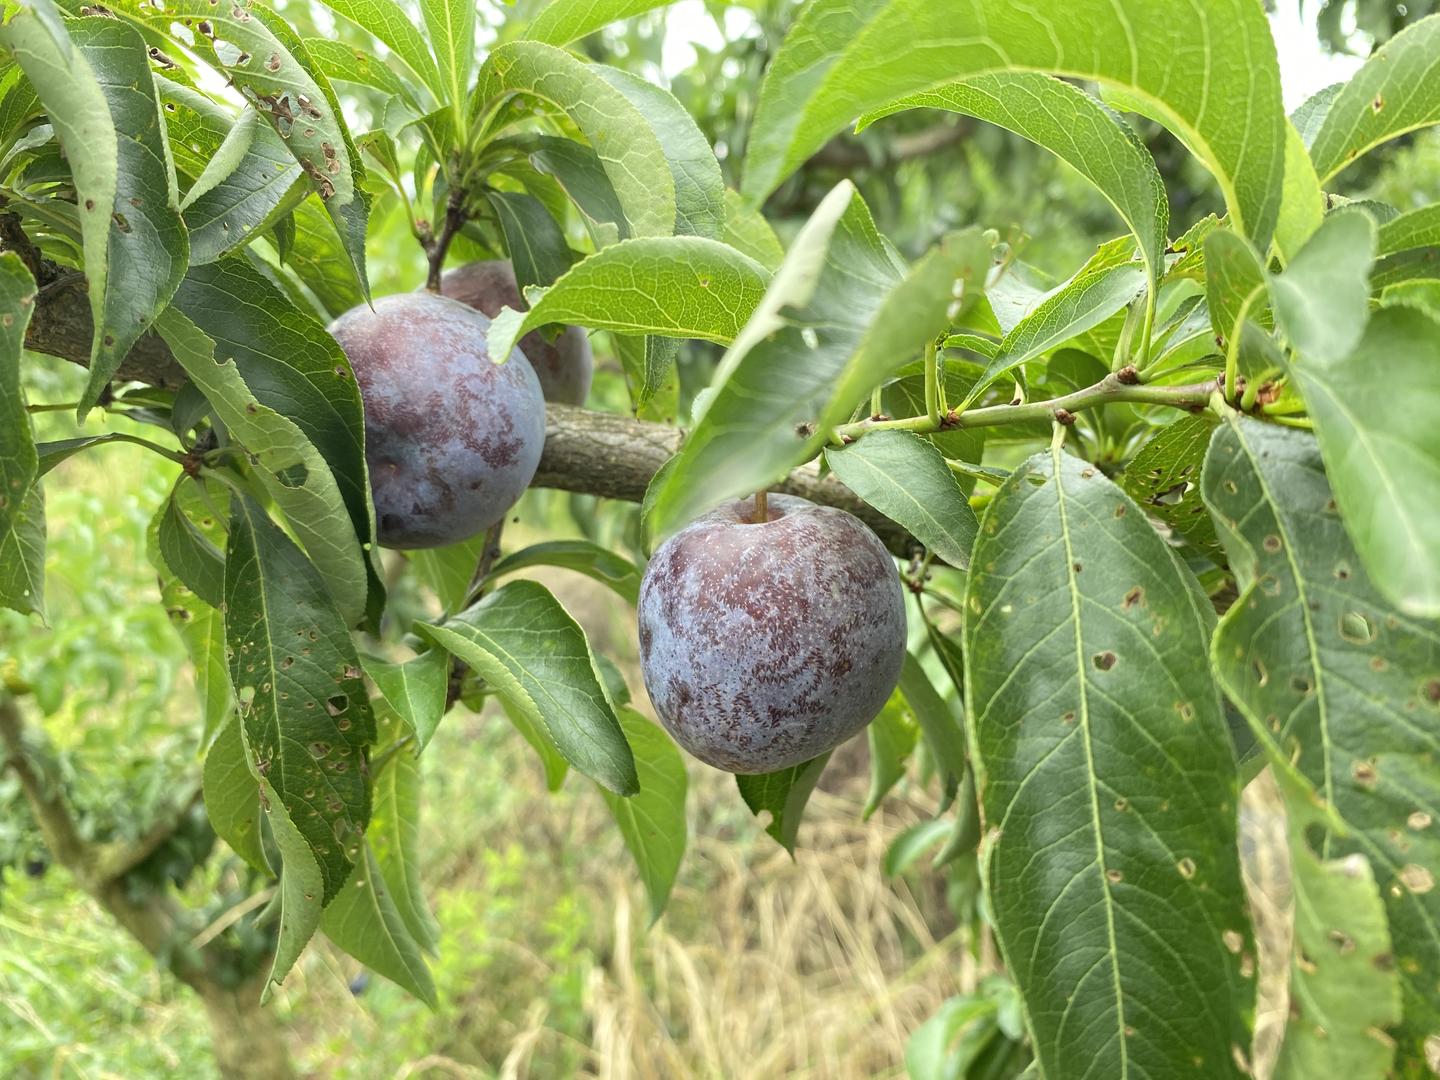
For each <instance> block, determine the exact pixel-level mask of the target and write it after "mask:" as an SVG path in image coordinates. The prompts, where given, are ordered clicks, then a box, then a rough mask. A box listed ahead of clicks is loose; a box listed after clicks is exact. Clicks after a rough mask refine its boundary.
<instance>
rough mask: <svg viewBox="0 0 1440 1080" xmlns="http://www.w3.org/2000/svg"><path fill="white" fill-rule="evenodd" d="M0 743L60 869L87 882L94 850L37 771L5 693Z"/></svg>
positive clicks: (13, 706) (1, 696)
mask: <svg viewBox="0 0 1440 1080" xmlns="http://www.w3.org/2000/svg"><path fill="white" fill-rule="evenodd" d="M0 743H3V745H4V750H5V759H4V762H3V764H7V765H9V766H10V768H11V769H13V770H14V772H15V776H16V777H17V778H18V779H19V781H20V790H21V791H23V792H24V793H25V801H26V802H28V803H29V804H30V811H31V813H33V814H34V815H35V822H36V824H37V825H39V826H40V832H41V833H42V834H43V835H44V837H45V846H46V847H48V848H49V849H50V851H51V853H52V854H53V855H54V856H55V860H56V861H57V862H58V863H60V865H61V866H63V867H65V869H67V870H69V871H70V872H71V873H72V874H74V875H75V876H76V877H77V878H79V879H80V880H81V882H88V880H89V877H90V871H91V869H92V868H93V866H94V863H95V852H94V849H93V848H92V847H91V845H90V844H88V843H87V842H86V841H85V840H84V839H83V838H82V837H81V836H80V832H79V830H77V829H76V828H75V819H74V818H72V817H71V816H70V807H69V806H67V805H66V804H65V800H64V798H62V797H61V795H60V792H59V791H58V790H51V789H50V788H49V786H48V785H47V784H46V783H45V781H44V780H43V779H42V778H41V776H40V774H39V773H38V772H36V771H35V766H34V764H33V763H32V762H31V761H30V756H29V753H28V752H27V751H26V749H25V724H24V721H23V720H22V719H21V718H20V710H19V708H18V707H17V706H16V704H15V699H14V698H12V697H10V695H9V694H4V693H0Z"/></svg>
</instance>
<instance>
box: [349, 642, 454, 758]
mask: <svg viewBox="0 0 1440 1080" xmlns="http://www.w3.org/2000/svg"><path fill="white" fill-rule="evenodd" d="M360 661H361V665H362V666H363V667H364V668H365V674H366V675H368V676H370V681H371V682H373V683H374V684H375V689H376V690H378V691H380V696H381V697H383V698H384V699H385V703H386V704H387V705H389V706H390V708H391V709H392V710H394V712H395V715H396V716H397V717H399V718H400V720H402V721H403V722H404V724H405V726H406V727H408V728H409V729H410V730H411V731H412V732H413V733H414V735H415V745H416V746H417V747H418V748H419V749H420V750H424V749H425V747H427V746H429V745H430V740H431V739H432V738H434V736H435V729H436V728H437V727H438V726H439V724H440V721H441V719H442V718H443V717H444V715H445V691H446V689H447V687H448V685H449V682H450V657H449V656H448V654H446V653H445V651H444V650H442V649H430V650H428V651H427V652H423V653H421V654H420V655H419V656H415V657H412V658H411V659H409V660H406V661H404V662H403V663H398V664H396V663H391V662H390V661H388V660H380V659H378V658H376V657H374V656H367V655H365V654H363V653H362V654H361V656H360Z"/></svg>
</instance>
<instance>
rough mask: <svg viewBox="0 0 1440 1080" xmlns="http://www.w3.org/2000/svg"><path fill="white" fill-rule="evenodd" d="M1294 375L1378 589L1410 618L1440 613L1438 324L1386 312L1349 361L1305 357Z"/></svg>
mask: <svg viewBox="0 0 1440 1080" xmlns="http://www.w3.org/2000/svg"><path fill="white" fill-rule="evenodd" d="M1292 375H1293V376H1294V378H1295V381H1296V382H1297V383H1298V384H1299V387H1300V391H1301V393H1302V394H1303V395H1304V397H1305V403H1306V405H1307V406H1308V407H1309V410H1310V415H1311V417H1312V419H1313V420H1314V423H1315V434H1316V437H1317V438H1318V439H1319V440H1320V450H1321V452H1322V453H1323V454H1324V455H1325V466H1326V471H1327V472H1328V473H1329V475H1330V480H1331V483H1332V484H1333V485H1334V487H1335V499H1336V501H1337V502H1338V503H1339V504H1340V513H1341V515H1342V516H1343V517H1344V519H1345V524H1346V527H1347V529H1348V530H1349V532H1350V536H1351V537H1352V538H1353V540H1354V541H1355V547H1356V550H1357V551H1358V552H1359V553H1360V559H1361V561H1362V562H1363V563H1364V565H1365V569H1366V570H1367V571H1369V575H1370V578H1371V579H1372V580H1373V581H1374V583H1375V587H1376V588H1378V589H1379V590H1380V592H1381V593H1382V594H1383V595H1384V596H1386V597H1387V598H1388V599H1389V600H1390V602H1391V603H1393V604H1395V605H1396V606H1398V607H1399V609H1400V610H1401V611H1403V612H1405V613H1406V614H1408V615H1416V616H1421V617H1424V618H1435V617H1437V616H1440V545H1437V544H1436V543H1435V537H1436V535H1437V529H1440V429H1437V427H1436V425H1435V422H1434V420H1435V417H1436V416H1437V415H1440V319H1437V318H1436V317H1435V316H1434V315H1432V314H1431V313H1429V312H1428V311H1426V310H1424V309H1422V308H1412V307H1389V308H1381V309H1380V310H1379V311H1376V312H1375V313H1374V314H1373V315H1371V316H1370V321H1369V323H1368V324H1367V325H1366V327H1365V332H1364V336H1363V337H1362V338H1361V339H1360V343H1359V345H1358V346H1357V347H1356V348H1355V349H1354V350H1353V351H1352V352H1351V353H1350V354H1349V355H1348V356H1344V357H1340V358H1335V359H1331V360H1329V361H1319V362H1317V361H1316V360H1315V359H1313V358H1310V357H1304V358H1301V359H1299V360H1297V361H1296V362H1295V364H1294V365H1293V367H1292ZM1397 389H1398V392H1399V394H1400V396H1399V397H1397V396H1396V395H1397Z"/></svg>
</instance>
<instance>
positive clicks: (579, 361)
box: [440, 259, 595, 405]
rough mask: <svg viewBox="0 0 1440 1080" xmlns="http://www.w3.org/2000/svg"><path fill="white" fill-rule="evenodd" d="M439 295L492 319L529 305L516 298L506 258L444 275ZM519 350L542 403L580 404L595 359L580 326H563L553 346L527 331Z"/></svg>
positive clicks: (538, 333)
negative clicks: (506, 310)
mask: <svg viewBox="0 0 1440 1080" xmlns="http://www.w3.org/2000/svg"><path fill="white" fill-rule="evenodd" d="M440 292H441V293H442V294H443V295H445V296H450V297H454V298H455V299H456V300H459V301H460V302H461V303H462V304H469V305H470V306H471V307H473V308H475V309H476V310H477V311H483V312H484V313H485V314H486V315H488V316H489V317H490V318H492V319H493V318H495V316H496V315H499V314H500V309H501V308H506V307H511V308H514V309H515V310H516V311H527V310H529V307H530V305H529V304H527V303H526V302H525V298H524V297H523V296H521V295H520V286H519V285H517V284H516V282H515V268H514V266H512V265H511V264H510V263H509V262H507V261H506V260H504V259H491V260H489V261H487V262H473V263H467V264H465V265H464V266H457V267H456V268H455V269H454V270H447V271H446V272H445V273H444V275H443V276H442V277H441V278H440ZM520 351H521V352H523V353H524V354H525V359H527V360H529V361H530V366H531V367H533V368H534V369H535V374H536V375H538V376H539V377H540V389H541V390H543V391H544V392H545V400H546V401H553V402H555V403H556V404H559V405H584V404H585V397H586V395H587V394H589V393H590V376H591V375H592V374H593V373H594V368H595V358H594V356H593V354H592V353H591V351H590V339H589V338H588V337H587V336H586V335H585V331H584V330H582V329H580V327H578V326H567V327H565V328H564V329H563V330H562V331H561V332H560V336H559V337H557V338H555V339H554V340H553V341H552V340H550V338H548V337H546V336H545V333H544V332H542V331H540V330H531V331H530V333H528V334H526V335H525V336H524V337H522V338H521V339H520Z"/></svg>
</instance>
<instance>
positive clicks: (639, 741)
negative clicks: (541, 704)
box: [600, 709, 688, 923]
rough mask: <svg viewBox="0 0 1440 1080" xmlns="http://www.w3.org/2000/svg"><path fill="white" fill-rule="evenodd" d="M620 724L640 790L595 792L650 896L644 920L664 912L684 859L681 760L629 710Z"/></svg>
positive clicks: (662, 735) (652, 727) (670, 744)
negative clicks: (631, 792) (624, 794)
mask: <svg viewBox="0 0 1440 1080" xmlns="http://www.w3.org/2000/svg"><path fill="white" fill-rule="evenodd" d="M619 715H620V725H621V727H623V728H624V729H625V738H626V739H627V740H628V741H629V743H630V749H631V750H633V751H634V752H635V770H636V772H637V773H638V775H639V777H640V790H639V791H638V792H637V793H636V794H634V795H631V796H630V797H629V798H628V799H627V798H621V797H620V796H619V795H615V794H612V793H611V792H609V791H606V790H605V789H604V788H601V789H600V794H601V795H602V796H604V798H605V805H606V806H608V807H609V808H610V813H611V815H612V816H614V818H615V824H616V825H618V826H619V827H620V835H621V836H623V837H624V838H625V846H626V847H627V848H629V849H630V854H631V855H632V856H633V857H634V859H635V865H636V867H637V868H638V869H639V871H640V880H641V881H643V882H644V883H645V892H646V893H647V894H648V895H649V897H650V921H651V922H652V923H653V922H654V921H655V920H656V919H658V918H660V916H661V914H662V913H663V912H664V911H665V905H666V903H667V902H668V901H669V899H670V890H671V889H672V888H673V887H674V885H675V875H676V874H677V873H679V871H680V863H681V860H683V859H684V858H685V834H686V825H685V789H686V785H687V783H688V779H687V777H686V774H685V762H684V760H682V759H681V757H680V751H679V750H677V749H676V748H675V744H674V743H673V742H671V741H670V736H668V735H666V734H665V732H663V731H661V730H660V728H659V727H657V726H656V725H655V724H654V723H652V722H651V721H649V720H647V719H646V718H645V717H643V716H641V715H640V714H639V713H637V712H636V711H635V710H634V709H621V710H620V714H619Z"/></svg>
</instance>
